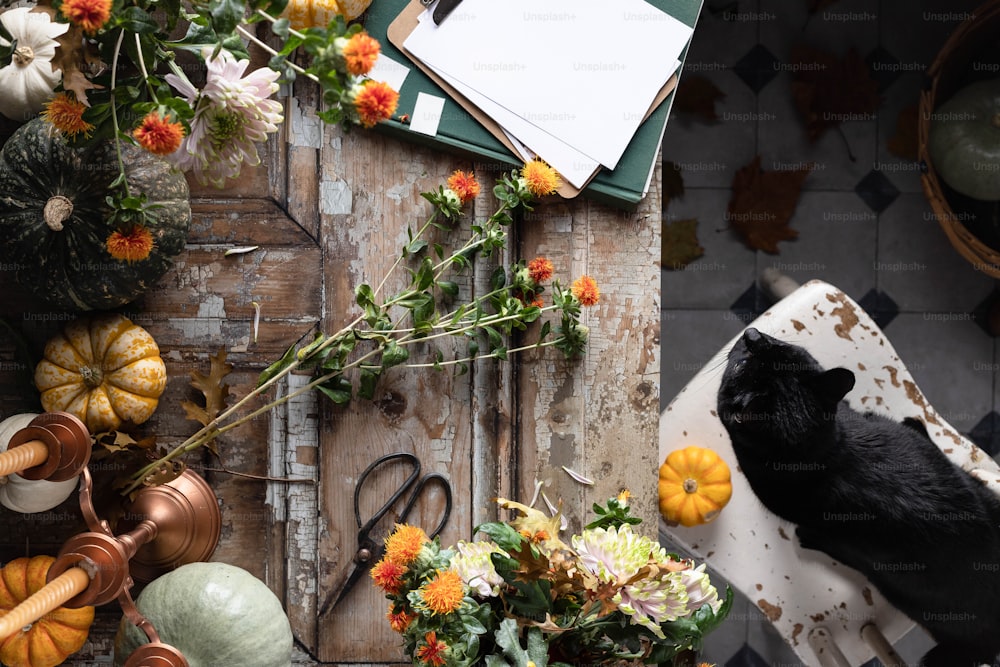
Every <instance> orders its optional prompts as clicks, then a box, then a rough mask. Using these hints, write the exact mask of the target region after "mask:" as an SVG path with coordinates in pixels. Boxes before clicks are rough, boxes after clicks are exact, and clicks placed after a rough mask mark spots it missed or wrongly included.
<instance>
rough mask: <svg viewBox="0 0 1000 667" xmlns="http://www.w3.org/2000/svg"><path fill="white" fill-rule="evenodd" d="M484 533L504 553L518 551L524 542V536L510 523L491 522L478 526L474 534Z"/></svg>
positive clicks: (473, 531)
mask: <svg viewBox="0 0 1000 667" xmlns="http://www.w3.org/2000/svg"><path fill="white" fill-rule="evenodd" d="M476 533H483V534H484V535H486V536H487V537H489V538H490V539H491V540H493V542H494V543H495V544H496V545H497V546H498V547H500V548H501V549H503V550H504V551H517V550H518V549H519V548H520V547H521V543H522V542H524V536H523V535H521V533H519V532H517V530H515V529H514V527H513V526H511V525H510V524H509V523H500V522H496V521H493V522H490V523H484V524H480V525H478V526H476V527H475V528H474V529H473V530H472V534H473V535H475V534H476Z"/></svg>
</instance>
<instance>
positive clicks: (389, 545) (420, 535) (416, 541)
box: [385, 523, 430, 567]
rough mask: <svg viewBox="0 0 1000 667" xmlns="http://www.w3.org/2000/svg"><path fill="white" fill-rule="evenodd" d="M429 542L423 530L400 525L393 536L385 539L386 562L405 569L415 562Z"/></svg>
mask: <svg viewBox="0 0 1000 667" xmlns="http://www.w3.org/2000/svg"><path fill="white" fill-rule="evenodd" d="M427 542H430V538H429V537H427V533H425V532H424V529H423V528H420V527H419V526H411V525H409V524H406V523H398V524H396V529H395V530H394V531H392V534H391V535H389V537H387V538H385V560H389V561H392V562H393V563H396V564H398V565H402V566H404V567H405V566H407V565H409V564H410V563H412V562H413V560H414V559H415V558H416V557H417V554H419V553H420V549H422V548H423V546H424V544H425V543H427Z"/></svg>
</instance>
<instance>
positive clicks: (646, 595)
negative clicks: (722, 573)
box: [371, 491, 732, 667]
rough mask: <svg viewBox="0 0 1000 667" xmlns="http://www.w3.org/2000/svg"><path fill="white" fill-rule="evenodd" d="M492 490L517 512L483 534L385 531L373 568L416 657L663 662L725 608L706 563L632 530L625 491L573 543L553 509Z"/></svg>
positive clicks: (498, 666)
mask: <svg viewBox="0 0 1000 667" xmlns="http://www.w3.org/2000/svg"><path fill="white" fill-rule="evenodd" d="M497 502H498V503H499V504H500V506H501V507H503V508H505V509H513V510H517V511H518V513H519V516H518V517H517V518H515V519H513V520H512V521H510V522H507V523H487V524H484V525H481V526H479V527H478V528H477V529H476V532H477V534H478V533H481V534H483V535H485V536H486V539H484V540H480V541H474V542H464V541H460V542H458V543H457V544H456V545H455V546H454V547H453V548H443V547H442V546H441V544H440V542H439V540H438V538H435V539H434V540H430V539H428V537H427V535H426V534H425V533H424V531H423V530H422V529H420V528H419V527H416V526H410V525H406V524H401V525H397V526H396V529H395V530H394V531H393V533H392V534H391V535H390V536H389V537H388V538H387V539H386V542H385V555H384V557H383V558H382V559H381V560H380V561H379V562H378V563H376V564H375V566H374V567H373V568H372V571H371V577H372V579H373V580H374V582H375V584H376V585H377V586H379V587H380V588H381V589H382V590H384V591H385V593H386V597H387V598H388V599H389V610H388V613H387V618H388V620H389V623H390V624H391V626H392V628H393V629H394V630H396V631H397V632H399V633H400V634H402V636H403V643H404V647H405V650H406V653H407V655H408V656H409V657H410V658H411V659H412V661H413V664H414V665H432V666H436V667H439V666H443V665H446V666H448V667H452V666H460V665H480V664H485V665H487V667H504V666H515V667H527V666H531V665H534V666H535V667H545V666H546V665H551V666H556V665H566V664H567V663H572V664H577V663H581V662H582V663H587V664H599V663H607V664H614V663H616V662H618V661H622V660H625V661H636V662H644V663H662V662H668V661H672V660H673V659H674V658H675V657H677V656H678V655H679V654H680V653H682V652H684V651H688V650H691V649H694V650H697V649H698V648H700V646H701V642H702V640H703V638H704V637H705V635H706V634H707V633H708V632H710V631H711V630H712V629H714V628H715V627H716V626H718V625H719V623H721V622H722V620H723V619H724V618H725V617H726V615H727V614H728V613H729V609H730V606H731V604H732V593H731V591H730V590H729V589H728V588H727V591H726V598H725V599H724V600H723V599H720V598H719V595H718V592H717V591H716V589H715V587H714V586H713V585H712V584H711V582H710V581H709V577H708V575H707V574H706V573H705V565H704V564H702V565H700V566H698V567H695V565H694V563H693V562H691V561H689V560H682V559H680V558H678V557H677V556H676V555H673V554H669V553H667V552H666V551H665V550H664V549H663V548H661V547H660V546H659V545H658V544H657V543H655V542H654V541H653V540H651V539H649V538H647V537H644V536H641V535H638V534H636V533H634V532H633V530H632V526H633V525H635V524H637V523H639V522H640V519H638V518H636V517H632V516H630V514H629V505H628V492H627V491H623V492H622V493H621V494H620V495H619V496H618V497H617V498H612V499H610V500H609V501H608V502H607V503H606V504H605V505H603V506H602V505H597V504H595V505H594V512H595V513H596V515H597V518H596V519H595V520H594V521H593V522H591V523H590V524H588V525H587V526H586V527H585V528H584V529H583V531H582V532H581V533H580V534H579V535H573V536H572V537H570V538H569V541H568V543H567V542H564V541H563V540H562V539H561V538H560V522H561V517H560V515H559V513H558V512H557V513H556V514H555V516H547V515H545V514H543V513H542V512H539V511H537V510H535V509H532V508H530V507H527V506H525V505H522V504H519V503H516V502H512V501H509V500H505V499H498V500H497Z"/></svg>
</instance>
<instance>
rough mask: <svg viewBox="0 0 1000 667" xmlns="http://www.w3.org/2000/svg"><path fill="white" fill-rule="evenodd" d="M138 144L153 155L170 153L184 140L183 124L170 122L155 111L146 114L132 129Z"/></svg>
mask: <svg viewBox="0 0 1000 667" xmlns="http://www.w3.org/2000/svg"><path fill="white" fill-rule="evenodd" d="M132 136H133V137H135V140H136V141H138V142H139V145H140V146H142V147H143V148H145V149H146V150H147V151H149V152H150V153H153V154H154V155H170V154H171V153H173V152H174V151H175V150H177V149H178V148H180V145H181V141H183V140H184V126H183V125H181V124H180V123H176V122H171V121H170V119H169V118H164V117H163V116H161V115H160V114H158V113H157V112H155V111H151V112H149V113H148V114H146V117H145V118H143V119H142V123H140V124H139V127H137V128H135V130H133V131H132Z"/></svg>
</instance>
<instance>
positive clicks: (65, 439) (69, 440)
mask: <svg viewBox="0 0 1000 667" xmlns="http://www.w3.org/2000/svg"><path fill="white" fill-rule="evenodd" d="M90 450H91V443H90V431H88V430H87V427H86V425H84V423H83V422H82V421H80V420H79V419H77V418H76V417H74V416H73V415H71V414H69V413H68V412H46V413H43V414H40V415H38V416H37V417H35V418H34V419H32V420H31V421H30V422H29V423H28V425H27V426H25V427H24V428H22V429H20V430H19V431H15V432H14V435H12V436H11V438H10V441H9V442H8V443H7V451H6V452H3V453H0V477H6V476H7V475H13V474H15V473H17V474H18V475H20V476H21V477H23V478H25V479H32V480H37V479H46V480H49V481H50V482H64V481H66V480H69V479H72V478H74V477H76V476H77V475H79V474H80V473H81V472H82V471H83V470H85V469H86V467H87V463H89V462H90Z"/></svg>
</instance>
